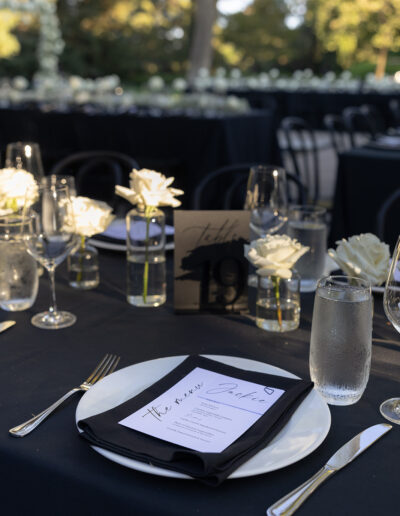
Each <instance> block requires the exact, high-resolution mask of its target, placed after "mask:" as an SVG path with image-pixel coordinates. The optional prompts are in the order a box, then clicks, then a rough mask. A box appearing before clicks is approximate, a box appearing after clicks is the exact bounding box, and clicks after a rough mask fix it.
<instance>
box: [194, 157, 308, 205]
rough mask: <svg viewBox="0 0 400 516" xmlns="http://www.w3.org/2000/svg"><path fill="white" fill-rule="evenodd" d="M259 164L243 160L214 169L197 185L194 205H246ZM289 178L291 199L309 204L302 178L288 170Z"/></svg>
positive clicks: (290, 201) (296, 202) (297, 202)
mask: <svg viewBox="0 0 400 516" xmlns="http://www.w3.org/2000/svg"><path fill="white" fill-rule="evenodd" d="M259 165H260V163H241V164H238V165H229V166H226V167H222V168H219V169H217V170H214V171H212V172H210V173H209V174H207V175H206V176H205V177H204V178H203V179H202V180H201V181H200V183H199V184H198V185H197V187H196V188H195V191H194V195H193V201H192V209H194V210H207V209H208V210H221V209H223V210H234V209H239V210H240V209H243V206H244V203H245V199H246V186H247V180H248V178H249V172H250V168H251V167H255V166H259ZM286 179H287V185H288V201H289V203H292V204H305V203H306V199H307V193H306V189H305V187H304V185H303V183H302V182H301V180H300V179H299V178H298V177H297V176H296V175H294V174H291V173H290V172H286Z"/></svg>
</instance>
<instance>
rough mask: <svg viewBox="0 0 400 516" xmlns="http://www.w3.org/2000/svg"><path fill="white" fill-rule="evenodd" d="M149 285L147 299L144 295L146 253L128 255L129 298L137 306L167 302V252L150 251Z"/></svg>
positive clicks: (157, 304)
mask: <svg viewBox="0 0 400 516" xmlns="http://www.w3.org/2000/svg"><path fill="white" fill-rule="evenodd" d="M148 263H149V265H148V286H147V296H146V300H144V297H143V277H144V267H145V253H137V252H136V253H134V254H131V255H129V254H128V256H127V264H128V269H127V276H128V277H127V300H128V302H129V303H130V304H132V305H135V306H147V305H151V306H159V305H162V304H163V303H165V301H166V299H167V296H166V268H165V254H164V252H162V253H160V252H157V251H153V252H152V251H150V252H149V253H148Z"/></svg>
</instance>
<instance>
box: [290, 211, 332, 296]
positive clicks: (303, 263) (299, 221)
mask: <svg viewBox="0 0 400 516" xmlns="http://www.w3.org/2000/svg"><path fill="white" fill-rule="evenodd" d="M325 215H326V210H325V208H320V207H319V206H291V207H290V209H289V217H288V224H287V233H288V235H289V236H290V237H292V238H296V239H297V240H298V241H299V242H300V243H301V244H303V245H305V246H308V247H309V248H310V250H309V251H308V252H307V253H306V254H304V255H303V256H302V257H301V258H300V259H299V260H298V261H297V262H296V270H297V272H298V273H299V274H300V276H301V283H300V291H301V292H314V290H315V289H316V288H317V283H318V280H319V279H320V278H321V277H322V276H323V274H324V267H325V259H326V250H327V235H328V229H327V226H326V223H325Z"/></svg>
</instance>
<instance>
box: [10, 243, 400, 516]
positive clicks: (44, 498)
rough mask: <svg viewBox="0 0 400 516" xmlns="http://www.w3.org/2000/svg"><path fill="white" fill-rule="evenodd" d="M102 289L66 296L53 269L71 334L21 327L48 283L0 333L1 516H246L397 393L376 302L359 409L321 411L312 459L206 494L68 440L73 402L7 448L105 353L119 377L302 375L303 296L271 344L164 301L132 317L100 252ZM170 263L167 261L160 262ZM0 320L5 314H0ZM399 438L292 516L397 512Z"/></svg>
mask: <svg viewBox="0 0 400 516" xmlns="http://www.w3.org/2000/svg"><path fill="white" fill-rule="evenodd" d="M100 259H101V261H100V264H101V285H100V287H99V288H98V289H97V290H95V291H86V292H78V291H76V290H73V289H71V288H70V287H68V285H67V283H66V281H65V273H64V272H63V270H62V269H63V267H64V266H61V270H60V271H57V277H58V284H57V293H58V301H59V305H60V307H61V308H64V309H69V310H71V311H73V312H74V313H76V314H77V316H78V321H77V323H76V325H75V326H73V327H71V328H68V329H64V330H59V331H48V330H47V331H46V330H40V329H37V328H34V327H32V326H31V325H30V323H29V319H30V317H31V315H32V314H33V313H36V312H37V311H39V310H41V309H44V308H46V307H47V302H48V295H49V292H48V283H47V279H42V280H41V285H40V295H39V298H38V300H37V302H36V304H35V306H34V307H33V309H31V310H28V311H27V312H21V313H15V314H11V315H12V317H13V318H14V319H16V320H17V325H16V326H15V327H14V328H13V329H10V330H8V331H7V332H5V333H3V334H1V335H0V341H1V362H0V389H1V392H2V396H1V423H2V427H3V430H2V432H1V435H0V456H1V461H0V472H1V479H2V482H1V493H2V499H1V508H2V513H3V514H17V515H22V514H26V513H29V514H41V515H44V516H47V515H49V516H50V515H51V516H53V515H57V516H64V515H68V516H70V515H71V514H79V515H80V514H87V515H110V514H113V515H140V516H150V515H151V516H154V515H163V516H209V515H216V514H218V515H220V516H223V515H227V516H228V515H229V516H236V515H237V516H256V515H260V516H261V515H264V514H265V509H266V508H267V507H268V506H269V505H270V504H272V503H273V502H274V501H276V500H277V499H278V498H280V497H281V496H283V495H284V494H286V493H287V492H288V491H290V490H292V489H293V488H294V487H296V486H298V485H299V484H300V483H302V482H303V481H305V480H306V479H307V478H308V477H310V476H311V475H312V474H314V473H315V472H316V471H317V470H318V469H319V468H320V467H321V466H322V465H323V464H324V463H325V462H326V460H327V459H328V458H329V457H330V456H331V455H332V453H333V452H334V451H335V450H337V448H338V447H339V446H341V445H342V444H343V443H344V442H346V441H347V440H348V439H350V438H351V437H353V436H354V435H355V434H357V433H358V432H360V431H361V430H363V429H364V428H366V427H368V426H370V425H373V424H375V423H379V422H383V421H384V420H383V418H382V417H381V416H380V415H379V410H378V408H379V404H380V403H381V402H382V401H383V400H384V399H386V398H388V397H392V396H395V395H399V394H400V347H399V346H398V345H397V344H396V342H398V341H400V339H399V338H398V335H397V333H396V332H395V331H394V330H393V329H392V328H391V326H390V325H388V323H387V320H386V318H385V317H384V315H383V314H382V306H381V303H382V301H381V299H382V298H381V297H380V296H377V297H376V298H375V318H374V324H375V327H374V335H375V337H378V338H381V339H393V341H395V343H394V344H393V343H390V342H386V343H382V342H374V349H373V361H372V372H371V377H370V381H369V384H368V387H367V390H366V392H365V394H364V396H363V397H362V399H361V400H360V401H359V402H358V403H357V404H356V405H353V406H349V407H331V413H332V426H331V429H330V431H329V434H328V436H327V438H326V439H325V441H324V442H323V443H322V444H321V446H320V447H319V448H318V450H316V451H314V452H313V453H312V454H311V455H310V456H308V457H306V458H305V459H303V460H301V461H300V462H298V463H295V464H293V465H291V466H288V467H286V468H284V469H281V470H278V471H275V472H271V473H268V474H263V475H259V476H255V477H250V478H244V479H236V480H227V481H226V482H225V483H224V484H222V485H221V486H220V487H218V488H211V487H207V486H204V485H201V484H199V483H198V482H196V481H192V480H174V479H168V478H162V477H156V476H151V475H148V474H146V473H141V472H137V471H133V470H130V469H127V468H124V467H122V466H120V465H118V464H115V463H113V462H110V461H109V460H107V459H105V458H104V457H102V456H100V455H99V454H97V453H96V452H95V451H93V450H92V449H91V448H90V447H89V446H88V444H87V443H86V442H85V441H84V440H83V439H81V438H80V437H79V436H78V432H77V429H76V426H75V421H74V417H75V409H76V405H77V402H78V398H79V396H80V395H79V394H78V395H76V398H75V399H73V400H71V401H70V402H69V403H67V405H65V406H64V407H63V408H61V409H60V410H59V411H58V412H57V413H56V414H54V415H53V416H51V417H50V418H49V419H48V420H47V421H46V422H45V423H44V424H43V425H42V426H41V427H40V428H38V429H37V430H36V431H34V432H33V433H32V434H31V435H29V436H27V437H25V438H22V439H16V438H13V437H11V436H9V435H8V432H7V430H8V429H9V428H10V427H12V426H14V425H16V424H17V423H20V422H22V421H24V420H25V419H27V418H28V417H29V416H30V415H31V414H32V413H37V412H38V411H40V410H41V409H43V408H45V407H46V406H48V405H49V404H50V403H52V402H53V401H54V400H55V399H56V398H57V397H59V396H61V395H62V394H64V393H65V392H66V391H67V390H69V389H70V388H71V387H72V386H74V385H75V384H78V383H80V381H81V380H82V379H83V378H85V377H86V376H87V374H88V372H89V371H91V370H92V368H93V366H94V364H96V363H97V362H98V360H99V359H100V358H101V357H102V356H103V355H104V354H105V353H106V352H112V353H118V354H120V355H121V356H122V360H121V364H120V366H121V367H125V366H128V365H131V364H133V363H137V362H141V361H143V360H150V359H153V358H157V357H163V356H171V355H177V354H187V353H188V352H190V353H193V354H194V353H198V354H200V353H208V354H224V355H233V356H238V357H247V358H252V359H256V360H260V361H263V362H266V363H269V364H272V365H275V366H279V367H282V368H284V369H287V370H289V371H291V372H293V373H295V374H298V375H300V376H302V377H304V378H306V377H307V376H308V350H309V336H310V333H309V332H310V324H311V307H312V303H313V295H312V294H307V295H305V296H304V297H303V299H302V317H301V325H300V329H298V330H296V331H294V332H291V333H285V334H283V335H277V334H269V333H267V332H264V331H263V330H260V329H259V328H257V327H256V326H255V325H254V323H253V322H252V321H250V320H249V319H247V318H246V317H244V316H229V315H227V316H222V315H207V314H202V315H174V313H173V310H172V306H171V299H172V295H171V291H170V289H169V293H168V295H169V298H168V302H167V304H166V305H164V306H163V307H160V308H157V309H139V308H134V307H132V306H130V305H128V304H127V303H126V302H125V298H124V290H125V286H124V282H125V270H124V256H123V255H122V254H121V255H118V254H111V253H104V252H103V253H102V254H101V256H100ZM169 263H170V261H169ZM1 316H2V319H3V320H4V319H10V314H9V313H6V312H1ZM399 432H400V428H399V427H395V428H393V430H392V431H391V432H389V434H388V435H387V436H385V437H384V438H383V439H382V440H381V441H379V442H378V443H377V444H376V445H374V446H372V447H371V448H370V449H369V450H368V451H366V452H365V453H364V454H363V455H361V456H360V457H359V458H357V459H356V460H355V461H354V462H353V463H352V464H351V465H349V466H348V467H347V468H345V469H344V470H343V471H341V472H340V473H338V474H337V475H335V476H334V477H333V478H332V479H330V480H329V481H328V482H327V483H326V484H324V485H323V486H322V487H321V488H320V489H319V490H318V491H317V492H316V493H315V494H314V495H313V496H312V497H311V498H310V499H309V500H308V501H307V502H306V504H305V505H304V506H303V507H302V508H301V509H300V510H299V512H298V514H299V516H300V515H301V514H303V515H313V516H314V515H315V516H320V515H324V516H337V515H338V514H343V515H345V514H346V515H347V514H348V515H350V514H351V515H366V514H371V515H372V514H377V515H378V514H395V513H396V512H397V510H398V509H397V507H398V499H397V498H398V497H397V487H398V478H399V474H400V461H399V454H400V438H399V437H400V433H399Z"/></svg>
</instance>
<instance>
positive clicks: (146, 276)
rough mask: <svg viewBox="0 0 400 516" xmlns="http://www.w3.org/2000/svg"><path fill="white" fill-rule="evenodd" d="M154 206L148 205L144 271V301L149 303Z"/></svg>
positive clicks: (146, 210)
mask: <svg viewBox="0 0 400 516" xmlns="http://www.w3.org/2000/svg"><path fill="white" fill-rule="evenodd" d="M153 209H154V208H153V206H146V209H145V217H146V239H145V255H144V271H143V302H144V303H147V291H148V285H149V233H150V216H151V213H152V212H153Z"/></svg>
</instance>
